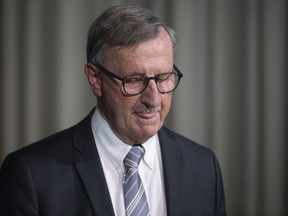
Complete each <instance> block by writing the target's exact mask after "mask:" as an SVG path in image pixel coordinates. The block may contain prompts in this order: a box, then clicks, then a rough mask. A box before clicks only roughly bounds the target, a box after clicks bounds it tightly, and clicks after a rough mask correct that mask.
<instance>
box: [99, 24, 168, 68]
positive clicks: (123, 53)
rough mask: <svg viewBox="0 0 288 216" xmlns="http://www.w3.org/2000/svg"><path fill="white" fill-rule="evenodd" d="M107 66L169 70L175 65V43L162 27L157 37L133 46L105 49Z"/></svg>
mask: <svg viewBox="0 0 288 216" xmlns="http://www.w3.org/2000/svg"><path fill="white" fill-rule="evenodd" d="M104 63H105V65H106V67H111V68H110V69H111V70H112V69H114V68H117V69H118V70H119V69H122V68H125V69H126V70H127V69H128V68H129V67H131V69H132V68H134V69H135V68H139V69H142V68H143V70H145V68H147V69H148V68H150V70H151V69H153V68H154V69H155V70H156V69H157V68H158V70H168V69H169V68H171V66H173V45H172V42H171V39H170V37H169V35H168V33H167V32H166V31H165V30H164V29H161V30H160V31H159V34H158V35H157V37H156V38H153V39H150V40H147V41H144V42H141V43H139V44H137V45H135V46H133V47H111V48H108V49H106V51H105V61H104Z"/></svg>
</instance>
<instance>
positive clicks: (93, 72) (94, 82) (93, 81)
mask: <svg viewBox="0 0 288 216" xmlns="http://www.w3.org/2000/svg"><path fill="white" fill-rule="evenodd" d="M84 71H85V74H86V77H87V80H88V82H89V84H90V87H91V89H92V91H93V94H94V95H95V96H96V97H101V96H102V91H101V78H100V74H99V71H98V70H97V68H96V67H95V66H94V65H93V64H91V63H87V64H86V65H85V68H84Z"/></svg>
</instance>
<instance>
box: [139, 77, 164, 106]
mask: <svg viewBox="0 0 288 216" xmlns="http://www.w3.org/2000/svg"><path fill="white" fill-rule="evenodd" d="M160 94H161V93H160V92H159V91H158V88H157V84H156V82H155V80H149V82H148V85H147V87H146V89H145V90H144V92H143V93H142V94H141V102H142V103H144V104H146V105H147V106H149V107H156V106H158V105H160V103H161V95H160Z"/></svg>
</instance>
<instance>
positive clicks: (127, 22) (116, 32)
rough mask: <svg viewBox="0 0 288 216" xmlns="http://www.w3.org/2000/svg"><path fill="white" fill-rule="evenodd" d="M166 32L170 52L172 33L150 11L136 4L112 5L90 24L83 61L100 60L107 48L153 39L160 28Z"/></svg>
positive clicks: (173, 36)
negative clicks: (85, 57) (169, 42)
mask: <svg viewBox="0 0 288 216" xmlns="http://www.w3.org/2000/svg"><path fill="white" fill-rule="evenodd" d="M161 27H163V28H164V29H165V30H166V32H167V33H168V35H169V37H170V39H171V42H172V46H173V49H174V51H175V50H176V47H177V40H176V33H175V31H174V30H173V29H172V28H170V27H168V26H167V25H166V24H165V23H164V22H162V21H161V20H160V18H159V17H158V16H157V15H155V14H154V13H152V12H151V11H150V10H148V9H146V8H143V7H139V6H114V7H111V8H109V9H107V10H106V11H104V12H103V13H102V14H101V15H100V16H99V17H98V18H97V19H96V20H95V21H94V22H93V23H92V25H91V26H90V29H89V31H88V39H87V47H86V52H87V53H86V54H87V62H89V63H93V64H95V63H96V62H98V63H103V61H104V58H105V49H106V48H108V47H133V46H135V45H137V44H139V43H141V42H144V41H147V40H150V39H153V38H156V37H157V35H158V34H159V31H160V28H161Z"/></svg>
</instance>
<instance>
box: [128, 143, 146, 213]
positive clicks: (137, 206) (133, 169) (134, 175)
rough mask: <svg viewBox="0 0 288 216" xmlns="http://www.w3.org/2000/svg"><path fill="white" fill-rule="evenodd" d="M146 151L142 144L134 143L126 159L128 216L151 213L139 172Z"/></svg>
mask: <svg viewBox="0 0 288 216" xmlns="http://www.w3.org/2000/svg"><path fill="white" fill-rule="evenodd" d="M144 151H145V149H144V148H143V146H142V145H134V146H132V148H131V150H130V151H129V152H128V154H127V156H126V157H125V159H124V167H125V173H124V176H123V192H124V199H125V209H126V215H127V216H136V215H137V216H147V215H150V212H149V206H148V203H147V198H146V194H145V191H144V187H143V184H142V181H141V178H140V176H139V173H138V165H139V163H140V161H141V159H142V157H143V155H144Z"/></svg>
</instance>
